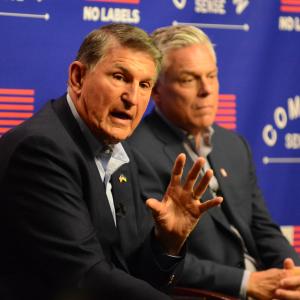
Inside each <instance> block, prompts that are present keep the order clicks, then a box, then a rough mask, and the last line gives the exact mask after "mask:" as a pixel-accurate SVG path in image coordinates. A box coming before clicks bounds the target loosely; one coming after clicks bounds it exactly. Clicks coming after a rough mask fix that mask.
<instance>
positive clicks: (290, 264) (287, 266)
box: [283, 258, 295, 270]
mask: <svg viewBox="0 0 300 300" xmlns="http://www.w3.org/2000/svg"><path fill="white" fill-rule="evenodd" d="M283 268H284V269H287V270H290V269H294V268H295V263H294V261H293V260H292V259H291V258H286V259H285V260H284V261H283Z"/></svg>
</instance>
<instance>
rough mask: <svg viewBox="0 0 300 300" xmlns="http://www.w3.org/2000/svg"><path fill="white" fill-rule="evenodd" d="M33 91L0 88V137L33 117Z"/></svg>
mask: <svg viewBox="0 0 300 300" xmlns="http://www.w3.org/2000/svg"><path fill="white" fill-rule="evenodd" d="M34 95H35V90H33V89H7V88H0V126H1V127H0V137H1V135H2V134H4V133H5V132H7V131H9V130H10V129H11V128H13V127H14V126H17V125H19V124H21V123H22V122H24V121H25V120H26V119H28V118H30V117H31V116H32V115H33V111H34V100H35V99H34Z"/></svg>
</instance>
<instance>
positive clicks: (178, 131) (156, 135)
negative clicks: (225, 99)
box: [130, 25, 300, 299]
mask: <svg viewBox="0 0 300 300" xmlns="http://www.w3.org/2000/svg"><path fill="white" fill-rule="evenodd" d="M152 37H153V40H154V43H155V44H156V46H157V47H158V48H159V49H160V50H161V52H162V54H163V60H162V69H161V72H160V75H159V78H158V80H157V82H156V85H155V87H154V89H153V91H152V97H153V100H154V102H155V109H154V111H153V112H152V113H151V114H150V115H148V116H146V117H145V118H144V120H143V121H142V123H141V124H140V125H139V127H138V128H137V130H136V131H135V133H134V135H133V136H132V138H131V139H130V142H131V145H133V147H134V148H136V149H138V150H139V151H140V152H141V153H142V155H143V156H144V157H145V158H147V160H148V161H149V162H150V164H151V165H152V167H153V168H154V170H155V171H156V173H157V175H158V176H159V178H160V180H161V181H162V182H163V187H164V188H166V186H167V185H168V182H169V180H170V175H169V174H170V171H171V169H172V161H173V160H174V159H175V158H176V156H177V155H178V154H179V153H185V154H186V157H187V162H186V165H187V166H192V164H193V163H194V162H195V161H196V160H197V159H198V157H199V156H200V157H201V156H202V157H204V158H206V163H205V167H204V169H205V170H208V169H210V168H212V169H213V171H214V176H213V178H212V179H211V181H210V183H209V189H208V190H207V192H206V194H205V195H204V196H203V200H205V199H209V198H211V197H212V196H222V197H224V203H223V204H222V206H221V207H214V208H212V209H211V210H210V211H209V212H208V213H207V214H206V215H204V216H203V218H202V219H201V220H200V222H199V224H198V225H197V227H196V229H195V230H194V231H193V233H192V234H191V236H190V238H189V255H188V259H186V261H185V267H184V274H183V276H182V279H181V281H180V283H179V284H181V285H184V286H190V287H198V288H204V289H211V290H214V291H218V292H223V293H227V294H230V295H233V296H236V297H241V298H247V297H254V298H256V299H271V298H272V297H275V293H276V289H277V288H279V287H280V280H281V279H282V278H284V277H287V276H289V275H293V274H294V273H297V271H298V269H297V268H296V267H295V266H294V264H296V265H300V259H299V256H298V255H297V253H296V252H295V251H294V249H293V248H292V247H291V246H290V245H289V243H288V241H287V240H286V239H285V238H284V237H283V235H282V233H281V232H280V229H279V228H278V226H277V225H276V224H274V222H273V221H272V219H271V217H270V215H269V213H268V211H267V209H266V207H265V204H264V199H263V196H262V193H261V191H260V189H259V188H258V185H257V182H256V175H255V171H254V166H253V163H252V157H251V153H250V150H249V147H248V145H247V143H246V141H245V140H244V139H243V138H242V137H241V136H239V135H238V134H236V133H234V132H231V131H229V130H226V129H224V128H221V127H219V126H217V125H216V124H215V123H214V121H215V116H216V112H217V107H218V97H219V81H218V68H217V59H216V54H215V51H214V47H213V45H212V43H211V41H210V40H209V38H208V36H207V35H206V34H205V33H204V32H203V31H201V30H200V29H198V28H196V27H193V26H185V25H178V26H170V27H163V28H159V29H157V30H155V31H154V33H153V34H152ZM185 176H186V173H184V175H183V177H185ZM287 266H289V267H287ZM282 283H284V281H283V282H282ZM290 284H292V283H290ZM285 286H288V285H287V284H286V285H285ZM281 287H282V288H284V285H281ZM282 291H283V290H282V289H281V290H280V291H279V290H278V291H277V294H276V298H278V297H279V294H280V293H281V294H282Z"/></svg>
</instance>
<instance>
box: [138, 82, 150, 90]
mask: <svg viewBox="0 0 300 300" xmlns="http://www.w3.org/2000/svg"><path fill="white" fill-rule="evenodd" d="M140 87H141V88H142V89H145V90H146V89H151V88H152V85H151V83H150V82H147V81H145V82H141V83H140Z"/></svg>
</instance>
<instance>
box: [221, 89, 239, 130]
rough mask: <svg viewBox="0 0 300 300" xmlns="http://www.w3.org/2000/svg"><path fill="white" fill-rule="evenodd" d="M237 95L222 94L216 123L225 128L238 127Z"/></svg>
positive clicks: (232, 128)
mask: <svg viewBox="0 0 300 300" xmlns="http://www.w3.org/2000/svg"><path fill="white" fill-rule="evenodd" d="M236 114H237V111H236V95H234V94H220V95H219V105H218V110H217V115H216V123H217V124H218V125H220V126H222V127H224V128H227V129H231V130H235V129H236V121H237V118H236Z"/></svg>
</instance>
